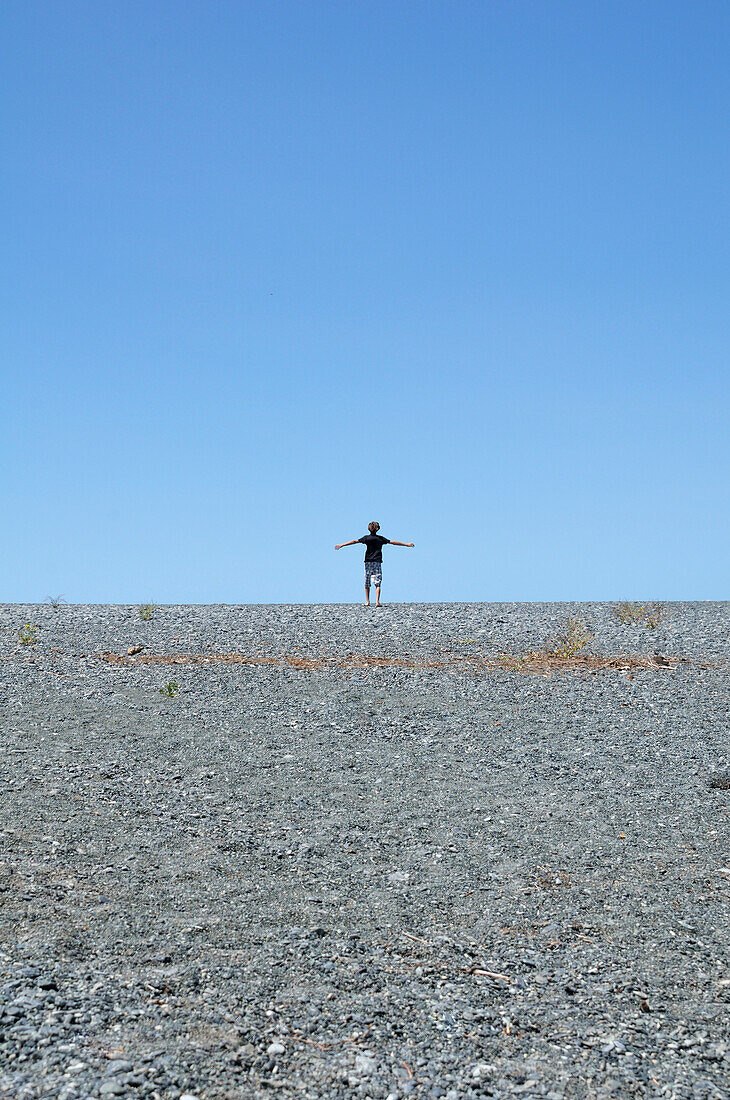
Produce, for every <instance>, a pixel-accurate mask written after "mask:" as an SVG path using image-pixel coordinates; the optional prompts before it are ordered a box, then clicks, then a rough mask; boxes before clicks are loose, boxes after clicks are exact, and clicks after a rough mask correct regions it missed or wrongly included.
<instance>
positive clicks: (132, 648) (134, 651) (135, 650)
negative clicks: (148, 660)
mask: <svg viewBox="0 0 730 1100" xmlns="http://www.w3.org/2000/svg"><path fill="white" fill-rule="evenodd" d="M143 649H144V646H143V645H131V646H130V647H129V649H128V650H127V656H128V657H134V656H135V655H136V654H137V653H141V652H142V650H143Z"/></svg>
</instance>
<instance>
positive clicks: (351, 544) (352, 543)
mask: <svg viewBox="0 0 730 1100" xmlns="http://www.w3.org/2000/svg"><path fill="white" fill-rule="evenodd" d="M359 541H360V539H350V541H349V542H340V543H338V545H337V546H335V550H341V549H342V547H343V546H355V545H356V544H357V543H358V542H359Z"/></svg>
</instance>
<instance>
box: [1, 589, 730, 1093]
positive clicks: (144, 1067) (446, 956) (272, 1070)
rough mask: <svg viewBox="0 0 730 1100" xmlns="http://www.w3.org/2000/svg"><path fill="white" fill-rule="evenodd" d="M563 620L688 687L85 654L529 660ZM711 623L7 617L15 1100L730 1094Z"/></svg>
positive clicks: (181, 611) (718, 684) (399, 611)
mask: <svg viewBox="0 0 730 1100" xmlns="http://www.w3.org/2000/svg"><path fill="white" fill-rule="evenodd" d="M569 613H571V614H575V613H579V614H581V615H583V616H584V617H585V618H586V619H587V620H588V621H589V622H590V624H591V625H592V627H593V629H594V632H595V649H596V650H597V651H598V652H601V653H605V654H616V653H654V652H661V653H669V654H673V655H677V656H686V657H689V658H691V661H690V662H687V663H682V664H680V665H679V666H677V667H676V668H675V669H673V670H670V669H660V668H657V669H655V670H654V669H652V670H637V671H635V672H632V673H628V672H627V671H625V670H624V671H615V670H611V671H601V672H598V673H594V674H591V675H588V674H583V673H555V674H553V675H550V676H539V675H530V674H525V673H519V672H509V671H493V670H492V671H484V670H480V669H475V668H466V667H464V668H459V667H452V666H450V665H446V666H445V667H415V668H393V667H391V668H367V669H353V668H337V667H334V666H325V667H323V668H321V669H319V668H315V669H304V670H299V669H296V668H293V667H289V666H287V665H279V664H263V665H233V666H230V665H222V664H216V663H210V664H205V665H196V666H185V665H180V666H178V665H171V666H150V665H139V666H137V667H120V666H114V665H109V664H106V663H104V662H103V661H101V660H99V658H98V656H97V654H99V653H100V652H102V651H112V652H115V653H119V654H125V653H126V651H127V648H128V647H129V646H132V645H135V644H139V645H144V646H145V651H144V652H145V653H149V652H156V653H166V654H171V653H190V652H194V653H198V654H203V653H207V654H210V655H214V654H215V653H227V652H234V651H236V652H241V653H247V654H251V655H252V656H257V657H261V656H272V657H279V656H281V655H288V656H296V657H299V656H302V657H309V658H316V657H320V656H342V655H343V654H346V653H351V654H368V655H373V656H381V657H393V656H396V657H408V658H410V659H412V663H414V664H416V663H418V661H420V660H423V661H424V662H425V661H428V660H444V659H449V658H451V657H453V656H464V655H466V654H474V655H479V654H483V655H488V654H493V653H499V652H510V653H520V652H523V651H525V650H529V649H534V648H536V647H538V646H539V645H540V644H541V643H542V642H543V640H544V639H545V638H546V637H547V636H549V635H551V634H554V633H555V632H556V631H557V630H558V629H559V628H560V625H561V623H563V621H564V620H565V617H566V615H567V614H569ZM727 622H728V604H725V603H715V604H709V603H708V604H670V605H667V610H666V614H665V615H664V617H663V619H662V622H661V623H660V626H659V627H658V628H657V629H656V630H647V629H643V628H641V627H638V626H624V625H622V624H620V623H619V622H617V621H616V619H615V616H614V615H613V613H612V609H611V607H610V606H609V605H601V604H590V605H586V604H584V605H557V604H531V605H525V604H502V605H497V604H465V605H454V604H451V605H417V606H415V605H414V606H406V605H393V606H390V607H386V608H383V609H382V610H381V611H375V610H366V609H363V608H360V607H344V606H330V607H323V606H319V607H285V606H271V607H230V606H226V607H199V606H198V607H164V608H159V609H157V610H156V612H155V614H154V617H153V619H152V620H151V621H150V622H143V621H141V619H140V617H139V613H138V609H137V608H133V607H131V608H130V607H100V606H85V607H82V606H79V607H76V606H73V607H62V608H59V609H58V610H55V611H54V610H53V609H52V608H50V607H28V606H20V605H10V606H8V605H6V606H4V607H2V608H0V669H1V670H2V686H1V688H0V711H1V713H2V723H3V739H2V760H3V771H2V787H3V795H2V811H3V813H2V822H1V823H0V825H1V828H2V834H1V835H0V841H1V842H2V844H1V848H0V920H2V945H1V946H0V950H1V951H2V956H1V957H0V973H1V974H2V977H1V978H0V1092H2V1091H4V1093H5V1094H7V1095H9V1096H12V1097H19V1098H36V1097H59V1098H62V1100H76V1098H83V1097H101V1096H112V1097H113V1096H130V1097H136V1096H139V1097H152V1098H153V1100H157V1098H158V1097H159V1098H162V1100H175V1098H177V1097H178V1096H179V1095H180V1094H181V1093H182V1094H186V1093H187V1094H193V1095H195V1096H197V1097H199V1098H200V1100H218V1098H228V1100H238V1098H240V1100H243V1098H248V1097H263V1096H270V1095H276V1096H281V1097H295V1096H297V1097H330V1096H332V1097H343V1098H345V1097H353V1098H354V1097H358V1098H360V1097H362V1098H364V1097H373V1098H385V1097H386V1096H391V1097H393V1098H396V1097H403V1096H408V1095H412V1096H418V1097H422V1096H423V1097H441V1096H445V1097H448V1098H449V1100H457V1098H459V1097H470V1096H475V1097H476V1096H511V1095H513V1094H514V1095H520V1096H548V1097H553V1098H555V1097H566V1098H567V1097H594V1096H609V1095H611V1096H629V1095H631V1096H647V1097H653V1096H657V1097H659V1096H665V1097H673V1096H676V1097H692V1098H706V1097H707V1098H709V1097H714V1098H716V1097H725V1096H728V1095H730V1093H729V1091H728V1086H727V1082H728V1070H729V1068H730V1038H729V1036H728V1030H729V1029H728V1002H729V1001H730V959H729V958H728V932H729V930H730V929H729V925H730V921H729V915H730V909H729V903H730V853H729V850H728V799H729V798H730V791H728V790H726V789H722V786H718V785H717V784H718V783H721V781H722V778H723V777H724V776H728V775H730V758H729V750H728V739H727V730H728V717H727V713H728V705H727V704H728V698H729V683H728V657H730V640H729V638H728V630H727ZM25 623H31V624H32V625H35V626H37V627H38V631H37V641H36V643H35V644H33V645H28V646H21V645H20V644H19V639H18V635H17V631H18V629H19V628H20V627H22V626H23V624H25ZM706 666H709V667H706ZM168 680H175V681H177V682H178V684H179V688H180V692H179V694H178V695H177V696H176V697H175V698H165V697H163V696H161V695H160V693H159V688H160V687H161V686H162V685H164V683H165V682H166V681H168Z"/></svg>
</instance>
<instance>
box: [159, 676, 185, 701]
mask: <svg viewBox="0 0 730 1100" xmlns="http://www.w3.org/2000/svg"><path fill="white" fill-rule="evenodd" d="M179 691H180V685H179V684H178V682H177V680H168V682H167V683H166V684H165V686H164V687H161V688H160V695H164V696H165V698H166V699H174V698H175V696H176V695H177V694H178V692H179Z"/></svg>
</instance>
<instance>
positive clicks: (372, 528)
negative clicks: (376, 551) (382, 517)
mask: <svg viewBox="0 0 730 1100" xmlns="http://www.w3.org/2000/svg"><path fill="white" fill-rule="evenodd" d="M379 530H380V524H379V523H376V522H375V520H373V522H372V523H369V524H368V531H369V532H370V534H371V535H377V533H378V531H379Z"/></svg>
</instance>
